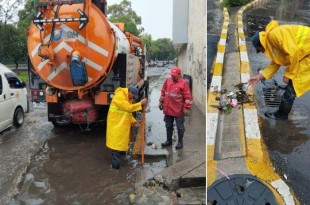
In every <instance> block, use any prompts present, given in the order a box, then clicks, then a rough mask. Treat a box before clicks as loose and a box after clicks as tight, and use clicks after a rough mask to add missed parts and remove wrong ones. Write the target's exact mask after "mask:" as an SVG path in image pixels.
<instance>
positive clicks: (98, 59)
mask: <svg viewBox="0 0 310 205" xmlns="http://www.w3.org/2000/svg"><path fill="white" fill-rule="evenodd" d="M106 5H107V2H106V1H105V0H63V1H62V0H59V1H41V0H40V1H38V2H37V3H36V4H35V6H36V8H37V13H36V16H35V18H34V20H33V21H32V23H31V25H30V28H29V30H28V37H27V38H28V39H27V46H28V55H29V63H28V68H29V69H28V71H29V83H30V88H31V96H32V101H33V102H36V103H38V102H44V101H46V103H47V109H48V111H47V112H48V120H49V121H51V122H52V123H53V124H54V126H61V125H66V124H70V123H75V124H79V125H89V124H91V123H93V122H98V121H101V120H104V119H105V118H106V115H107V111H108V107H109V104H110V102H111V100H112V98H113V93H114V91H115V90H116V88H117V87H127V86H129V85H133V86H136V87H137V88H138V89H139V98H141V97H142V96H144V95H146V93H147V80H146V79H147V76H146V70H145V53H146V52H145V48H144V46H143V43H142V41H141V39H140V38H138V37H136V36H134V35H132V34H131V33H128V32H124V24H122V23H111V22H110V21H109V20H108V19H107V17H106Z"/></svg>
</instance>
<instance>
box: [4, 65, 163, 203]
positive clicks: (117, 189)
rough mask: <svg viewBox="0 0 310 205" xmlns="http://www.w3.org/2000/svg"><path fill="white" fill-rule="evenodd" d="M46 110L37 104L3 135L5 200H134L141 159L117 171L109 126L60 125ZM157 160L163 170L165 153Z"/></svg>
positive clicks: (129, 160) (129, 161) (156, 72)
mask: <svg viewBox="0 0 310 205" xmlns="http://www.w3.org/2000/svg"><path fill="white" fill-rule="evenodd" d="M162 69H166V70H168V69H167V68H160V69H157V70H153V71H152V70H151V71H150V75H154V76H158V75H159V76H160V75H161V74H162V73H163V70H162ZM153 79H154V80H156V78H153ZM150 83H151V85H152V83H153V82H152V81H151V82H150ZM154 93H157V94H158V92H154ZM46 113H47V111H46V109H34V110H32V111H31V112H30V113H28V114H26V118H25V124H24V125H23V126H22V127H21V128H19V129H16V128H12V129H11V130H9V131H6V132H4V133H3V134H1V135H0V156H1V166H0V201H1V204H129V201H128V195H129V194H130V193H131V192H132V191H133V189H134V183H135V179H136V175H137V173H138V172H139V170H140V169H141V166H140V159H139V158H138V157H136V158H134V157H131V156H130V155H127V156H124V157H123V158H122V161H121V164H122V169H121V170H120V171H114V170H112V169H111V167H110V164H111V153H110V150H108V149H107V148H106V146H105V128H103V127H101V126H93V127H92V129H91V131H90V132H82V131H81V129H80V128H79V127H78V126H70V127H67V128H61V129H56V128H54V127H53V125H52V124H51V123H50V122H48V121H47V117H46ZM152 162H153V163H154V166H155V165H156V166H158V169H159V168H160V167H161V169H163V168H165V167H166V166H167V165H166V162H165V159H164V158H161V159H160V160H158V159H156V158H155V159H154V160H151V161H150V162H148V163H152Z"/></svg>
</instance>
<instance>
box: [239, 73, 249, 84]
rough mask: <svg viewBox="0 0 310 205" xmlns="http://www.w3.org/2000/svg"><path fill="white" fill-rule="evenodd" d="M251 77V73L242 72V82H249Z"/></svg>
mask: <svg viewBox="0 0 310 205" xmlns="http://www.w3.org/2000/svg"><path fill="white" fill-rule="evenodd" d="M249 79H250V74H248V73H241V83H247V82H248V81H249Z"/></svg>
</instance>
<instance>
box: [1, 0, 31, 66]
mask: <svg viewBox="0 0 310 205" xmlns="http://www.w3.org/2000/svg"><path fill="white" fill-rule="evenodd" d="M34 15H35V11H34V2H33V1H32V0H29V1H27V2H26V4H25V7H24V9H23V10H20V11H19V12H18V17H19V19H20V20H19V21H18V23H17V24H8V23H1V22H0V36H1V46H0V56H1V58H0V61H1V62H2V61H5V62H12V61H13V62H14V63H15V65H16V69H17V68H18V64H19V63H20V60H26V59H27V32H26V29H27V28H28V27H29V25H30V22H31V21H32V19H33V17H34ZM14 19H17V17H14Z"/></svg>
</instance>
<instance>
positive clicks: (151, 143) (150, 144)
mask: <svg viewBox="0 0 310 205" xmlns="http://www.w3.org/2000/svg"><path fill="white" fill-rule="evenodd" d="M153 144H154V143H153V142H148V143H147V144H146V145H147V146H152V145H153Z"/></svg>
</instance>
